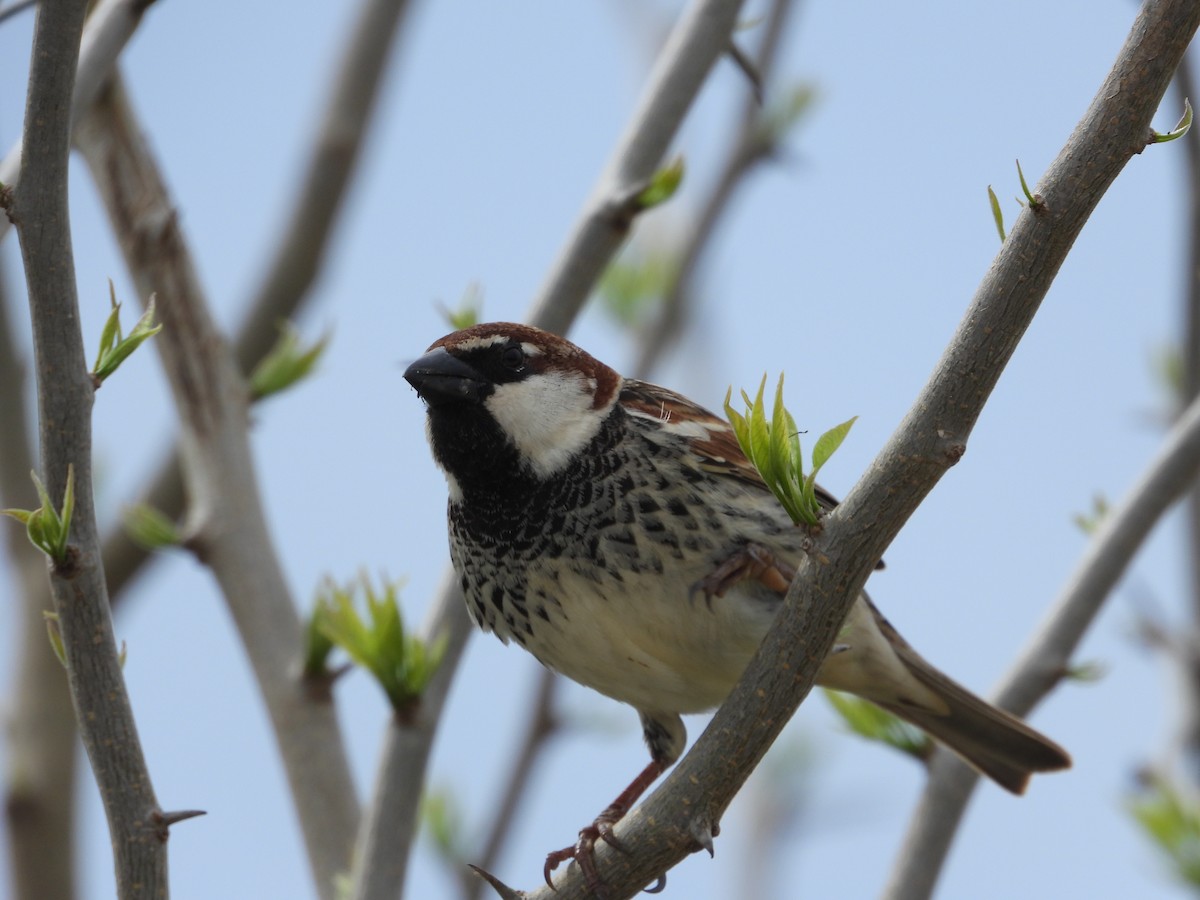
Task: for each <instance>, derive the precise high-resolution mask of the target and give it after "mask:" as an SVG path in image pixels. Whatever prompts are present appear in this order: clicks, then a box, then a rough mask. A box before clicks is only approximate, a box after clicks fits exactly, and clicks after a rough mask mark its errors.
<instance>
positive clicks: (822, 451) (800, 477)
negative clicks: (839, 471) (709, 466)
mask: <svg viewBox="0 0 1200 900" xmlns="http://www.w3.org/2000/svg"><path fill="white" fill-rule="evenodd" d="M766 385H767V379H766V376H765V375H764V376H763V380H762V381H761V382H760V383H759V386H758V393H757V394H756V395H755V396H754V398H753V399H751V398H750V395H749V394H747V393H746V392H745V391H742V402H743V403H744V404H745V407H746V411H745V412H744V413H741V412H738V411H737V410H736V409H734V408H733V405H732V404H731V403H730V398H731V397H732V396H733V389H732V388H730V389H729V391H728V392H727V393H726V394H725V415H726V416H727V417H728V418H729V423H730V426H731V427H732V429H733V433H734V436H735V437H736V438H737V441H738V445H739V446H740V447H741V448H742V452H743V453H745V454H746V458H747V459H748V460H749V461H750V462H751V463H752V464H753V465H754V467H755V468H756V469H757V470H758V473H759V475H761V476H762V479H763V483H764V484H766V486H767V487H769V488H770V489H771V492H772V493H773V494H775V497H776V498H777V499H778V500H779V502H780V504H781V505H782V506H783V508H784V509H785V510H787V513H788V515H789V516H791V518H792V521H793V522H795V523H796V524H800V523H804V524H806V525H810V526H813V525H817V524H818V523H819V522H820V519H821V515H822V508H821V504H820V502H819V501H818V500H817V498H816V487H815V481H814V479H815V477H816V473H817V471H818V470H819V469H820V468H821V466H823V465H824V464H825V462H826V461H827V460H828V459H829V457H830V456H831V455H832V454H833V453H834V452H835V451H836V450H837V448H838V447H839V446H840V445H841V443H842V441H843V440H844V439H845V436H846V433H847V432H848V431H849V430H850V426H851V425H853V424H854V421H855V420H854V419H851V420H849V421H848V422H843V423H842V424H841V425H839V426H837V427H836V428H833V429H831V430H830V431H828V432H826V433H825V434H824V435H822V437H821V439H820V440H819V441H818V442H817V446H816V448H814V453H813V463H814V465H813V471H812V474H811V475H809V476H807V477H806V476H805V474H804V456H803V452H802V448H801V446H800V432H799V429H798V428H797V427H796V420H795V419H794V418H793V417H792V414H791V413H790V412H788V410H787V407H786V406H785V405H784V402H783V376H782V375H781V376H780V377H779V384H778V386H777V387H776V390H775V400H774V402H773V404H772V409H771V415H770V418H768V417H767V410H766V403H765V401H764V398H763V397H764V394H765V392H766ZM856 418H857V417H856Z"/></svg>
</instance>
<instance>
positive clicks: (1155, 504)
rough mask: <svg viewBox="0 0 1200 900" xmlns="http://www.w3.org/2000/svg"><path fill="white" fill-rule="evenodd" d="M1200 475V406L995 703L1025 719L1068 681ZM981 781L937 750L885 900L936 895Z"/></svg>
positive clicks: (1083, 564) (1105, 525) (1174, 433)
mask: <svg viewBox="0 0 1200 900" xmlns="http://www.w3.org/2000/svg"><path fill="white" fill-rule="evenodd" d="M1198 473H1200V399H1197V400H1194V401H1192V405H1191V406H1190V407H1188V409H1187V410H1186V411H1185V412H1184V414H1183V415H1182V416H1181V417H1180V418H1179V420H1178V421H1177V422H1176V423H1175V425H1174V427H1173V428H1172V429H1171V431H1170V433H1169V434H1168V435H1167V437H1166V440H1164V441H1163V445H1162V447H1161V448H1160V450H1159V452H1158V454H1157V455H1156V456H1155V458H1154V459H1153V460H1152V461H1151V463H1150V465H1149V466H1148V467H1147V469H1146V471H1145V473H1144V474H1143V475H1142V476H1141V478H1139V479H1138V481H1137V483H1135V484H1134V486H1133V487H1132V488H1130V490H1129V492H1128V493H1127V494H1126V496H1125V499H1124V500H1123V501H1122V502H1121V504H1120V505H1119V506H1118V507H1117V508H1116V509H1114V510H1113V511H1112V512H1111V513H1110V514H1109V515H1108V516H1106V517H1105V519H1104V521H1103V522H1102V523H1101V526H1100V529H1099V530H1098V531H1097V532H1096V535H1095V537H1094V538H1093V539H1092V541H1091V543H1090V544H1089V546H1088V550H1087V553H1086V554H1085V555H1084V557H1083V559H1082V560H1080V562H1079V565H1078V566H1077V567H1076V569H1075V572H1074V573H1073V574H1072V576H1071V578H1070V580H1069V581H1068V582H1067V585H1066V587H1065V588H1064V589H1063V592H1062V594H1061V595H1060V596H1059V599H1058V601H1057V602H1056V603H1055V605H1054V609H1053V610H1052V611H1051V613H1050V616H1049V617H1048V619H1047V620H1046V622H1045V623H1044V624H1043V625H1042V627H1041V628H1039V629H1038V631H1037V633H1036V634H1035V635H1034V638H1033V640H1032V641H1031V642H1030V644H1029V646H1028V647H1026V649H1025V651H1024V652H1023V653H1022V655H1021V658H1020V659H1019V660H1018V661H1017V663H1016V665H1015V666H1014V667H1013V669H1012V671H1011V672H1010V673H1009V674H1008V675H1007V676H1006V677H1005V679H1004V681H1003V682H1002V686H1001V688H1000V690H999V691H998V692H997V693H996V702H997V704H999V705H1000V706H1002V707H1004V708H1005V709H1008V710H1012V711H1013V712H1015V713H1017V714H1018V715H1025V714H1027V713H1028V712H1029V711H1030V710H1031V709H1033V707H1034V705H1035V704H1037V703H1038V701H1040V700H1041V699H1042V698H1043V697H1045V696H1046V694H1048V693H1049V692H1050V691H1051V690H1052V689H1053V688H1054V686H1055V685H1056V684H1058V683H1059V681H1060V680H1061V679H1062V676H1063V673H1064V672H1065V671H1066V670H1067V668H1068V666H1069V665H1070V662H1071V656H1072V654H1073V653H1074V652H1075V649H1076V647H1078V646H1079V642H1080V641H1081V640H1082V639H1083V635H1084V633H1085V632H1086V630H1087V629H1088V627H1089V626H1090V625H1091V623H1092V621H1093V620H1094V619H1095V617H1096V615H1097V613H1099V611H1100V607H1101V605H1102V604H1103V603H1104V600H1105V599H1106V598H1107V597H1108V595H1109V594H1110V593H1111V591H1112V589H1113V587H1114V586H1115V585H1116V583H1117V580H1118V579H1119V578H1120V577H1121V575H1122V573H1123V572H1124V571H1125V569H1126V568H1127V567H1128V565H1129V563H1130V561H1131V560H1132V559H1133V557H1134V555H1135V554H1136V553H1137V551H1138V550H1139V549H1140V548H1141V546H1142V544H1143V542H1144V541H1145V540H1146V538H1147V537H1148V536H1149V535H1150V532H1151V530H1153V528H1154V526H1155V525H1156V524H1158V522H1159V521H1160V520H1161V519H1162V517H1163V515H1164V514H1165V513H1166V512H1167V510H1168V509H1170V508H1171V506H1173V505H1174V504H1175V503H1176V501H1178V500H1179V499H1180V498H1182V497H1183V495H1184V494H1185V493H1186V492H1187V491H1188V489H1189V488H1190V487H1191V486H1192V485H1193V484H1194V483H1195V481H1196V476H1197V474H1198ZM978 780H979V776H978V775H976V774H975V773H974V772H973V771H972V770H971V769H969V768H967V766H965V765H963V764H962V763H960V762H959V761H958V760H957V759H955V758H953V757H952V756H951V755H950V754H948V753H945V752H944V751H940V750H939V751H938V753H937V755H936V757H935V759H934V760H933V761H932V763H931V766H930V775H929V781H928V783H927V785H926V788H925V792H924V793H923V794H922V796H921V800H920V803H919V804H918V806H917V810H916V813H915V814H914V816H913V820H912V823H911V824H910V826H909V831H908V834H907V836H906V838H905V841H904V846H903V847H902V848H901V850H900V854H899V856H898V857H897V865H896V868H895V870H894V872H893V875H892V879H891V882H890V884H889V886H888V890H887V892H886V893H885V896H886V897H888V898H889V900H920V898H926V897H929V896H931V895H932V893H933V888H934V885H935V883H936V880H937V876H938V874H939V872H940V870H941V865H942V862H943V861H944V859H945V856H946V853H947V851H948V850H949V847H950V842H951V841H952V840H953V838H954V833H955V830H956V827H957V824H958V821H959V819H960V818H961V817H962V813H963V811H964V810H965V808H966V804H967V801H968V800H969V799H970V795H971V791H972V790H973V788H974V787H975V784H976V783H977V782H978Z"/></svg>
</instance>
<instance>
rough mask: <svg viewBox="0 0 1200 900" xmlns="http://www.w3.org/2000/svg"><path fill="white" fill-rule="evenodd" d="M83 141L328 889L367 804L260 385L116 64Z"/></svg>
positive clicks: (198, 524) (193, 538)
mask: <svg viewBox="0 0 1200 900" xmlns="http://www.w3.org/2000/svg"><path fill="white" fill-rule="evenodd" d="M78 141H79V146H80V148H81V150H82V151H83V154H84V157H85V159H86V160H87V163H88V166H89V168H90V170H91V173H92V177H93V180H94V181H95V182H96V185H97V188H98V189H99V192H100V194H101V196H102V198H103V200H104V204H105V206H106V208H107V210H108V213H109V218H110V220H111V221H112V223H113V227H114V230H115V232H116V234H117V237H118V240H119V241H120V244H121V250H122V252H123V254H124V256H125V260H126V264H127V265H128V267H129V270H130V272H131V274H132V275H133V280H134V283H135V285H136V287H137V291H138V295H139V297H141V298H143V299H146V298H149V297H151V296H156V297H157V301H158V303H157V309H158V313H159V316H160V320H161V322H162V325H163V330H162V332H160V333H159V334H158V335H157V336H156V338H155V339H154V341H153V343H154V346H155V348H156V349H157V350H158V351H159V354H160V357H161V358H162V362H163V366H164V368H165V370H166V372H167V377H168V379H169V381H170V383H171V388H172V392H173V394H174V396H175V402H176V405H177V406H178V408H179V413H180V419H181V428H182V433H181V438H180V443H181V447H182V448H183V459H184V460H185V467H184V469H185V477H186V480H187V484H188V496H189V498H190V506H189V508H188V520H187V523H186V526H185V535H186V539H187V545H188V546H189V547H190V548H191V549H193V550H194V551H195V552H196V554H197V556H198V557H199V558H200V559H202V560H203V561H204V562H205V563H206V564H207V565H208V567H209V568H210V569H211V570H212V572H213V574H214V575H215V576H216V579H217V582H218V584H219V585H220V588H221V592H222V594H223V596H224V597H225V600H226V603H227V605H228V607H229V610H230V612H231V614H232V616H233V619H234V622H235V624H236V626H237V628H238V633H239V634H240V635H241V637H242V641H243V644H244V646H245V648H246V651H247V655H248V657H249V660H250V663H251V666H252V667H253V670H254V675H255V679H256V681H257V683H258V686H259V688H260V690H261V691H262V694H263V698H264V700H265V701H266V706H267V711H268V714H269V715H270V719H271V724H272V727H273V730H274V734H275V738H276V743H277V744H278V747H279V750H280V754H281V756H282V757H283V762H284V769H285V772H286V774H287V777H288V783H289V786H290V788H291V794H292V798H293V801H294V802H295V804H296V809H297V813H298V817H299V820H300V826H301V831H302V833H303V835H304V840H305V846H306V849H307V851H308V858H309V865H310V867H311V869H312V873H313V878H314V881H315V883H316V887H317V891H318V893H319V895H320V896H321V897H322V898H324V900H332V898H333V897H334V895H335V879H336V877H337V876H338V875H339V873H342V872H345V871H346V870H347V869H348V868H349V866H350V859H351V847H352V838H353V833H354V828H355V826H356V825H357V823H358V805H357V801H356V794H355V790H354V784H353V781H352V780H351V778H350V768H349V764H348V762H347V759H346V755H345V750H344V747H343V744H342V739H341V732H340V729H339V726H338V722H337V717H336V715H335V712H334V709H333V705H332V703H331V698H330V697H329V691H328V685H322V684H312V683H310V682H308V681H306V680H305V679H303V678H302V677H301V676H300V675H299V669H300V667H299V665H298V657H299V654H300V652H301V648H302V629H301V625H300V620H299V617H298V616H297V613H296V607H295V604H294V603H293V601H292V597H291V593H290V591H289V589H288V586H287V581H286V579H285V578H284V575H283V571H282V569H281V567H280V565H279V560H278V557H277V555H276V553H275V548H274V544H273V543H272V541H271V537H270V533H269V531H268V529H267V525H266V521H265V519H264V516H263V510H262V504H261V500H260V496H259V491H258V482H257V475H256V471H255V468H254V463H253V459H252V457H251V454H250V445H249V436H248V428H247V420H248V417H247V415H246V410H247V404H248V402H249V391H248V390H247V388H246V385H245V382H244V380H243V379H242V376H241V373H240V371H239V370H238V368H237V365H236V363H235V361H234V359H233V354H232V352H230V350H229V349H228V347H227V346H226V345H225V343H224V341H223V340H222V339H221V337H220V335H219V334H218V333H217V331H216V327H215V325H214V323H213V321H212V319H211V317H210V315H209V312H208V305H207V303H206V301H205V298H204V292H203V289H202V288H201V286H200V284H199V280H198V278H197V276H196V272H195V268H194V265H193V263H192V258H191V255H190V253H189V251H188V248H187V245H186V242H185V241H184V239H183V235H182V233H181V231H180V229H179V222H178V219H177V217H176V215H175V212H174V207H173V205H172V204H171V201H170V199H169V197H168V195H167V191H166V188H165V186H164V184H163V181H162V177H161V175H160V174H159V172H158V168H157V165H156V164H155V162H154V160H153V157H152V156H151V155H150V153H149V150H148V148H147V147H146V144H145V139H144V137H143V128H142V127H141V125H140V124H139V123H138V122H137V120H136V117H135V115H134V113H133V110H132V109H131V108H130V106H129V103H128V99H127V98H126V97H125V95H124V91H123V89H122V86H121V80H120V78H119V76H118V75H117V74H115V73H114V75H113V76H112V77H111V78H110V81H109V84H108V87H107V88H106V89H105V91H104V92H103V93H102V95H101V97H100V98H99V99H98V101H97V102H96V104H95V105H94V106H93V108H92V109H91V110H90V111H89V113H88V115H87V117H86V119H85V121H83V122H81V124H80V128H79V132H78Z"/></svg>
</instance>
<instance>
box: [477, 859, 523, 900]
mask: <svg viewBox="0 0 1200 900" xmlns="http://www.w3.org/2000/svg"><path fill="white" fill-rule="evenodd" d="M467 868H469V869H470V870H471V871H472V872H474V873H475V874H476V875H478V876H479V877H480V878H482V879H483V880H484V881H486V882H487V883H488V884H490V885H491V886H492V890H494V891H495V892H496V893H497V894H498V895H499V896H500V897H501V898H502V900H524V898H525V896H526V894H525V892H524V891H518V890H515V889H513V888H510V887H509V886H508V885H507V884H505V883H504V882H503V881H501V880H500V879H499V878H497V877H496V876H495V875H493V874H492V873H491V872H488V871H486V870H485V869H481V868H479V866H473V865H470V864H468V865H467Z"/></svg>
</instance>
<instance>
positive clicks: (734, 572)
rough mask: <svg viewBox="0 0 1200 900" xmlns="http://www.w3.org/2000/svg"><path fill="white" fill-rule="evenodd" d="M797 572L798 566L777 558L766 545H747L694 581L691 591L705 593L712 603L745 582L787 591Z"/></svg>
mask: <svg viewBox="0 0 1200 900" xmlns="http://www.w3.org/2000/svg"><path fill="white" fill-rule="evenodd" d="M795 575H796V569H795V567H793V566H790V565H788V564H787V563H785V562H782V561H780V560H778V559H776V558H775V554H774V553H772V552H771V551H770V550H768V549H767V548H766V547H763V546H762V545H760V544H747V545H746V546H744V547H742V548H741V549H740V550H738V551H737V552H736V553H734V554H732V555H731V556H730V557H729V558H728V559H726V560H725V562H723V563H721V565H719V566H717V568H715V569H714V570H713V571H712V572H710V573H709V574H708V575H706V576H705V577H703V578H701V579H700V580H699V581H697V582H696V583H695V584H693V585H692V589H691V594H692V595H693V596H695V595H696V594H699V593H703V594H704V599H705V600H707V601H708V602H709V603H712V598H713V597H723V596H725V592H726V591H727V590H729V589H730V588H731V587H733V586H734V585H736V584H739V583H741V582H743V581H758V582H761V583H762V585H763V586H764V587H766V588H768V589H769V590H772V591H775V592H776V593H778V594H786V593H787V589H788V585H790V584H791V583H792V579H793V578H794V577H795Z"/></svg>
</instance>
